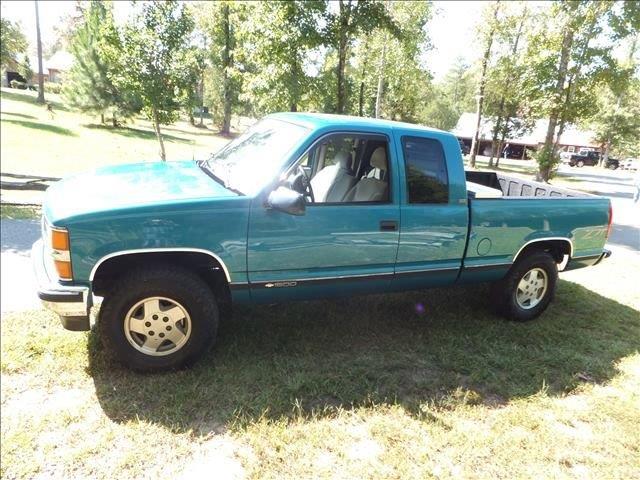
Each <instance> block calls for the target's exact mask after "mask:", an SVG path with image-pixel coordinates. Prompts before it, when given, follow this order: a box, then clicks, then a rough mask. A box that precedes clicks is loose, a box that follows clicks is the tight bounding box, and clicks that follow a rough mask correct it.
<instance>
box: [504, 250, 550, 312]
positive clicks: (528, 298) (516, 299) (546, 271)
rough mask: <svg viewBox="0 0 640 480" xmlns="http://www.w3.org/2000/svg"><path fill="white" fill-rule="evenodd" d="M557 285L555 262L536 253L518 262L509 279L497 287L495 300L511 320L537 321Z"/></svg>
mask: <svg viewBox="0 0 640 480" xmlns="http://www.w3.org/2000/svg"><path fill="white" fill-rule="evenodd" d="M557 281H558V267H557V265H556V262H555V260H554V258H553V257H552V256H551V255H550V254H549V253H547V252H542V251H537V252H533V253H531V254H529V255H527V256H526V257H524V258H522V259H521V260H518V261H517V262H516V263H515V264H514V265H513V266H512V267H511V270H509V273H507V276H506V277H505V278H503V279H502V280H500V281H499V282H497V283H495V284H494V285H493V288H492V299H493V302H494V304H495V306H496V308H497V310H498V311H499V313H501V314H502V315H503V316H505V317H507V318H508V319H510V320H516V321H520V322H524V321H527V320H533V319H534V318H536V317H537V316H538V315H540V314H541V313H542V312H544V310H545V309H546V308H547V306H548V305H549V302H551V300H552V299H553V296H554V293H555V289H556V283H557Z"/></svg>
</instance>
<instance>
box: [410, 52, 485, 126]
mask: <svg viewBox="0 0 640 480" xmlns="http://www.w3.org/2000/svg"><path fill="white" fill-rule="evenodd" d="M475 77H477V71H476V70H474V69H472V68H470V67H469V65H467V64H466V63H465V61H464V59H462V58H457V59H456V61H455V63H454V64H453V66H452V67H451V68H450V69H449V71H448V72H447V74H446V75H445V77H444V78H443V79H442V80H441V81H440V82H437V83H436V84H435V85H433V86H432V89H431V95H428V96H426V97H427V103H426V106H425V107H424V111H423V113H422V115H421V118H423V119H424V122H425V123H426V124H427V125H429V126H432V127H435V128H440V129H442V130H451V129H452V128H453V127H455V126H456V124H457V123H458V120H459V119H460V116H461V115H462V114H463V113H464V112H470V111H471V110H472V109H473V108H474V107H475V104H476V100H475V98H474V95H475V90H476V84H477V80H476V78H475Z"/></svg>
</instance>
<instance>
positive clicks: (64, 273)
mask: <svg viewBox="0 0 640 480" xmlns="http://www.w3.org/2000/svg"><path fill="white" fill-rule="evenodd" d="M53 263H54V264H55V266H56V271H57V272H58V276H59V277H60V279H61V280H72V279H73V274H72V273H71V262H63V261H61V260H54V261H53Z"/></svg>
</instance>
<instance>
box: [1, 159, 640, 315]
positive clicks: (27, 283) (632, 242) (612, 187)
mask: <svg viewBox="0 0 640 480" xmlns="http://www.w3.org/2000/svg"><path fill="white" fill-rule="evenodd" d="M560 175H561V176H562V177H565V178H572V179H580V180H581V181H580V182H579V183H576V185H575V186H576V187H578V186H579V188H581V189H584V190H587V191H591V192H594V193H599V194H602V195H606V196H608V197H610V198H611V201H612V202H613V210H614V214H613V218H614V225H613V229H612V232H611V237H610V238H609V242H608V243H609V245H611V246H613V247H614V248H622V249H625V250H628V251H632V252H636V253H638V252H640V202H639V203H635V204H634V203H633V200H632V198H633V183H632V179H633V174H632V173H631V172H619V171H613V172H610V171H602V170H600V169H596V168H588V167H585V168H582V169H579V170H578V169H570V168H569V167H564V166H563V167H561V169H560ZM569 175H570V177H568V176H569ZM0 227H1V228H0V230H1V231H2V257H1V259H0V265H1V272H0V273H1V278H0V280H1V292H0V294H1V296H0V307H1V310H2V311H3V312H6V311H11V310H22V309H28V308H37V307H38V306H39V305H40V303H39V301H38V298H37V297H36V294H35V288H36V285H35V279H34V277H33V272H32V269H31V261H30V258H29V254H30V249H31V245H32V244H33V242H35V241H36V240H37V239H38V237H39V236H40V225H39V222H38V221H35V220H2V221H1V222H0Z"/></svg>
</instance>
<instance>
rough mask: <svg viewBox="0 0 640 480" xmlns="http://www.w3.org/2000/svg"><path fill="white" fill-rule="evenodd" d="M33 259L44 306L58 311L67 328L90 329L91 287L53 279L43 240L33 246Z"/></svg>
mask: <svg viewBox="0 0 640 480" xmlns="http://www.w3.org/2000/svg"><path fill="white" fill-rule="evenodd" d="M31 261H32V262H33V268H34V271H35V275H36V280H37V282H38V297H39V298H40V300H41V301H42V304H43V305H44V307H45V308H48V309H49V310H51V311H53V312H55V313H57V314H58V315H59V316H60V320H61V321H62V326H63V327H64V328H66V329H67V330H73V331H83V330H89V329H90V322H89V310H90V309H91V303H92V301H91V291H90V289H89V287H81V286H73V285H64V284H62V283H60V282H58V281H57V280H54V279H52V278H51V277H50V276H49V273H48V270H47V264H46V258H45V256H44V245H43V243H42V240H38V241H37V242H36V243H34V244H33V247H31Z"/></svg>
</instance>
